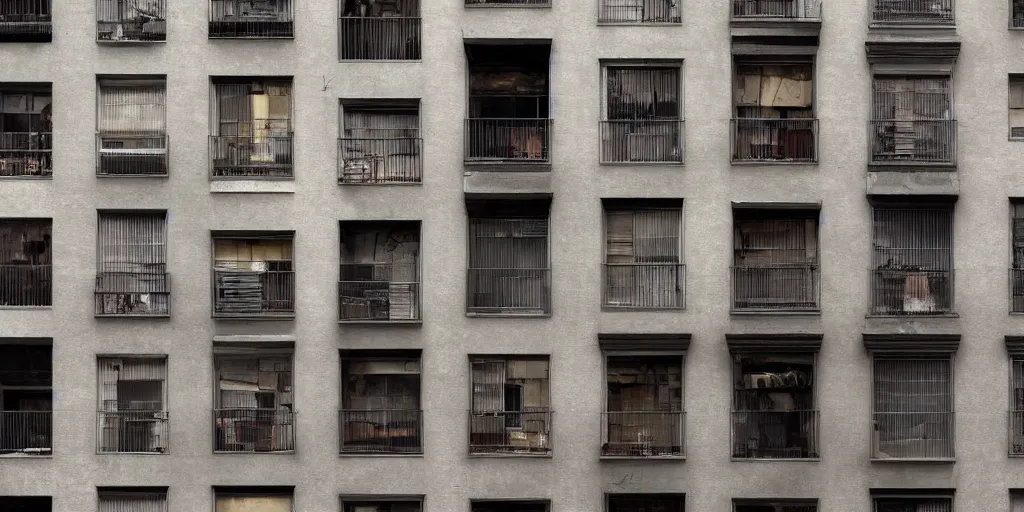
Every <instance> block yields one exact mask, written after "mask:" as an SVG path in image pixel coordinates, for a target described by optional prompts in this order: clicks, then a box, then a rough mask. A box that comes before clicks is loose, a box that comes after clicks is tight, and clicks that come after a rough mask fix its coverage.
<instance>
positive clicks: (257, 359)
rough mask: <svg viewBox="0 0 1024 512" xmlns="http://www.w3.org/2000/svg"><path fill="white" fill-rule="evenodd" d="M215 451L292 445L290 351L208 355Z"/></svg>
mask: <svg viewBox="0 0 1024 512" xmlns="http://www.w3.org/2000/svg"><path fill="white" fill-rule="evenodd" d="M214 367H215V369H216V372H217V388H216V391H217V394H216V402H215V404H214V405H215V410H214V428H215V445H214V451H216V452H282V451H292V450H294V449H295V426H294V416H295V412H294V396H293V392H292V355H291V354H290V353H289V354H284V353H281V354H273V355H271V354H267V355H227V354H219V355H216V356H215V357H214Z"/></svg>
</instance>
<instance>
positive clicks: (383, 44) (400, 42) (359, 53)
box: [338, 0, 421, 60]
mask: <svg viewBox="0 0 1024 512" xmlns="http://www.w3.org/2000/svg"><path fill="white" fill-rule="evenodd" d="M340 9H341V17H340V18H339V19H338V37H339V47H340V48H339V52H340V59H341V60H419V59H420V58H421V56H420V2H419V0H399V1H395V2H374V3H364V2H360V1H359V0H341V7H340Z"/></svg>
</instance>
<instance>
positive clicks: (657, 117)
mask: <svg viewBox="0 0 1024 512" xmlns="http://www.w3.org/2000/svg"><path fill="white" fill-rule="evenodd" d="M605 73H606V77H607V78H606V90H607V95H606V101H605V112H604V115H605V119H604V120H603V121H602V122H601V162H602V163H669V164H681V163H682V162H683V153H684V143H683V120H682V106H681V103H680V94H681V86H680V75H681V72H680V68H679V67H678V66H670V67H646V66H645V67H634V66H608V67H606V68H605Z"/></svg>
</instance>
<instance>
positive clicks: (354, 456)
mask: <svg viewBox="0 0 1024 512" xmlns="http://www.w3.org/2000/svg"><path fill="white" fill-rule="evenodd" d="M338 457H341V458H352V459H378V458H379V459H394V458H407V459H422V458H423V457H424V455H423V453H422V452H421V453H347V452H339V453H338Z"/></svg>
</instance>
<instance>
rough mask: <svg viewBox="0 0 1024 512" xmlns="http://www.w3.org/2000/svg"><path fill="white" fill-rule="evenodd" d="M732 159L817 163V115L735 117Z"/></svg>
mask: <svg viewBox="0 0 1024 512" xmlns="http://www.w3.org/2000/svg"><path fill="white" fill-rule="evenodd" d="M732 162H733V163H817V162H818V120H817V119H761V118H736V119H733V120H732Z"/></svg>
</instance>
